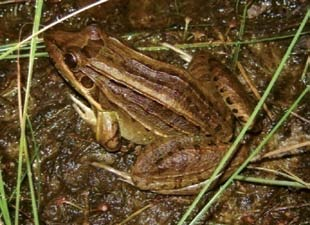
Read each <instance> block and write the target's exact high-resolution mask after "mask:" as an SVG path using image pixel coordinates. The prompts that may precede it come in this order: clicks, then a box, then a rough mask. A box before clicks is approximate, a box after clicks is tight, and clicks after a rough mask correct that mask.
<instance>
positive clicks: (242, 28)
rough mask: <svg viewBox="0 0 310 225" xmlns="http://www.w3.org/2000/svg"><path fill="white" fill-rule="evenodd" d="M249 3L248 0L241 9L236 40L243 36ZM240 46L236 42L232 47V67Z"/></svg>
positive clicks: (235, 61) (235, 62)
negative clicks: (233, 47)
mask: <svg viewBox="0 0 310 225" xmlns="http://www.w3.org/2000/svg"><path fill="white" fill-rule="evenodd" d="M250 4H252V3H251V2H250V3H249V4H246V5H245V6H244V9H243V13H242V19H241V24H240V29H239V34H238V41H241V40H242V38H243V34H244V30H245V21H246V14H247V11H248V7H249V5H250ZM240 47H241V45H240V44H239V43H238V44H236V47H235V49H234V56H233V61H232V65H233V66H234V67H235V66H236V64H237V60H238V57H239V52H240Z"/></svg>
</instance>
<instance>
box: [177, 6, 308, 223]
mask: <svg viewBox="0 0 310 225" xmlns="http://www.w3.org/2000/svg"><path fill="white" fill-rule="evenodd" d="M309 15H310V10H309V9H308V11H307V13H306V15H305V17H304V19H303V21H302V22H301V24H300V26H299V28H298V30H297V32H296V34H295V36H294V38H293V40H292V42H291V43H290V45H289V47H288V49H287V51H286V53H285V54H284V56H283V58H282V60H281V63H280V65H279V66H278V68H277V70H276V71H275V73H274V75H273V77H272V79H271V81H270V83H269V85H268V86H267V88H266V90H265V92H264V94H263V96H262V98H261V99H260V101H259V102H258V103H257V105H256V107H255V109H254V111H253V113H252V114H251V116H250V118H249V120H248V121H247V123H246V124H245V125H244V127H243V128H242V130H241V132H240V134H239V135H238V137H237V138H236V140H235V141H234V142H233V143H232V145H231V146H230V148H229V150H228V151H227V152H226V154H225V155H224V157H223V159H222V160H221V161H220V163H219V165H218V166H217V168H216V169H215V171H214V172H213V174H212V176H211V177H210V178H209V179H210V182H208V183H207V184H206V185H205V186H204V187H203V188H202V190H201V192H200V193H199V194H198V195H197V197H196V198H195V200H194V201H193V203H192V204H191V205H190V207H189V208H188V210H187V211H186V212H185V214H184V215H183V216H182V218H181V219H180V221H179V223H178V225H183V224H184V223H185V220H186V219H187V218H188V216H189V215H190V214H191V212H192V211H193V210H194V208H195V207H196V206H197V204H198V202H199V201H200V199H201V198H202V196H203V195H204V194H205V193H206V192H207V191H208V189H209V187H210V185H211V184H212V183H213V181H214V180H215V178H216V176H217V175H218V174H219V173H220V172H221V170H222V169H223V167H224V166H225V164H226V162H227V161H228V160H229V158H230V156H231V155H232V154H233V153H234V152H235V151H236V148H237V146H238V144H239V143H240V141H241V140H242V138H243V136H244V135H245V133H246V131H247V130H248V128H249V127H250V125H251V124H252V122H253V121H254V118H255V116H256V115H257V114H258V112H259V111H260V109H261V108H262V106H263V104H264V102H265V100H266V99H267V97H268V95H269V93H270V91H271V89H272V88H273V86H274V84H275V82H276V81H277V79H278V77H279V75H280V73H281V71H282V69H283V68H284V66H285V63H286V61H287V60H288V58H289V55H290V53H291V52H292V49H293V47H294V46H295V44H296V42H297V40H298V38H299V36H300V34H301V31H302V30H303V28H304V26H305V24H306V22H307V20H308V18H309ZM303 93H304V92H303ZM304 94H305V93H304ZM293 105H295V104H293ZM276 127H277V126H276ZM248 161H249V160H246V161H245V162H246V163H247V162H248ZM245 165H247V164H242V166H241V167H240V168H241V169H243V168H244V167H245ZM240 168H239V169H237V170H236V171H237V172H238V173H239V172H240V171H241V170H240ZM238 173H234V175H237V174H238ZM231 182H232V179H231V178H230V179H228V181H226V183H225V184H226V186H224V185H223V187H225V188H226V187H228V186H229V184H230V183H231ZM223 190H224V188H220V190H219V191H218V192H217V193H216V194H215V195H214V197H213V198H212V199H211V200H210V201H209V203H208V204H207V205H206V206H205V207H204V208H203V209H202V210H201V211H200V213H199V214H198V215H197V216H196V217H195V218H194V220H193V221H192V222H191V223H190V224H191V225H192V224H195V223H196V222H197V221H198V220H199V218H201V216H202V215H203V214H204V213H205V212H206V211H207V210H208V209H209V208H210V206H211V205H212V204H213V202H214V201H215V200H216V199H217V198H218V197H219V195H220V194H221V193H222V192H223Z"/></svg>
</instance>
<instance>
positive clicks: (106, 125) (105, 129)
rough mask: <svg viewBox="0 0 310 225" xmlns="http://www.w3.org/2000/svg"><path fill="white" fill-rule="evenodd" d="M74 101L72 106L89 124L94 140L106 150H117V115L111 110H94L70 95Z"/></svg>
mask: <svg viewBox="0 0 310 225" xmlns="http://www.w3.org/2000/svg"><path fill="white" fill-rule="evenodd" d="M70 97H71V99H72V101H73V102H74V104H73V107H74V109H75V110H76V112H77V113H78V114H79V115H80V117H81V118H82V119H83V120H84V121H85V122H86V123H88V124H89V125H91V127H92V130H93V131H94V132H95V134H96V140H97V142H98V143H99V144H101V145H102V146H104V147H106V149H107V150H108V151H117V150H119V148H120V141H121V135H120V129H119V123H118V116H117V113H116V112H113V111H110V112H109V111H106V112H104V111H98V112H97V113H96V114H95V112H94V111H93V110H92V109H91V108H89V107H88V106H86V105H85V104H84V103H82V102H81V101H80V100H78V99H77V98H75V97H74V96H73V95H70Z"/></svg>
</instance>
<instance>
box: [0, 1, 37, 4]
mask: <svg viewBox="0 0 310 225" xmlns="http://www.w3.org/2000/svg"><path fill="white" fill-rule="evenodd" d="M21 2H34V0H7V1H2V2H0V5H7V4H12V3H15V4H16V3H21Z"/></svg>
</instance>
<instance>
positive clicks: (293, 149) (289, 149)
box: [251, 141, 310, 162]
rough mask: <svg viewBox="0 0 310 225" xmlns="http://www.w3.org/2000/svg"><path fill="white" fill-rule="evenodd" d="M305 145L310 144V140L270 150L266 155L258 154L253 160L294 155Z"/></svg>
mask: <svg viewBox="0 0 310 225" xmlns="http://www.w3.org/2000/svg"><path fill="white" fill-rule="evenodd" d="M305 146H310V141H305V142H302V143H298V144H295V145H289V146H286V147H282V148H279V149H276V150H274V151H271V152H268V153H266V154H264V155H261V156H257V157H255V158H254V159H253V160H252V161H251V162H257V161H260V160H262V159H274V158H279V157H283V156H284V155H288V154H289V155H292V154H296V153H297V150H298V148H302V147H305Z"/></svg>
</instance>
